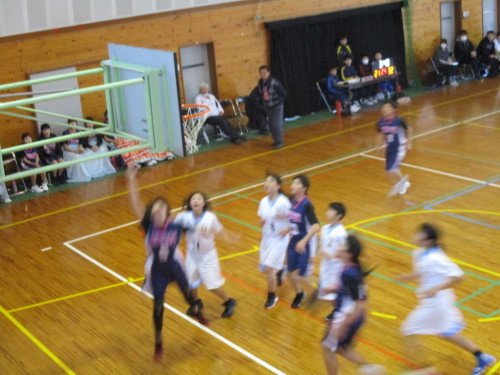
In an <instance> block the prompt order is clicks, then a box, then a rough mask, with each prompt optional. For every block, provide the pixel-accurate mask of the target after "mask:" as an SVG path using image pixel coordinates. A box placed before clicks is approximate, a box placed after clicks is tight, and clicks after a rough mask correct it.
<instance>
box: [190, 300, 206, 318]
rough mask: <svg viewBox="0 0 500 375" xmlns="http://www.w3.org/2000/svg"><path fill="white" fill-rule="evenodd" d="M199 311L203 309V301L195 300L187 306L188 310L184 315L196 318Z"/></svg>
mask: <svg viewBox="0 0 500 375" xmlns="http://www.w3.org/2000/svg"><path fill="white" fill-rule="evenodd" d="M201 309H203V301H202V300H201V299H197V300H196V301H194V303H193V304H192V305H191V306H189V309H188V310H187V311H186V315H189V316H198V313H199V312H200V311H201Z"/></svg>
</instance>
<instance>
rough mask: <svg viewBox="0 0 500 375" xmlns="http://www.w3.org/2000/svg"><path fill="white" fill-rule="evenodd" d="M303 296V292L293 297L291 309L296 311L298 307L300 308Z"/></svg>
mask: <svg viewBox="0 0 500 375" xmlns="http://www.w3.org/2000/svg"><path fill="white" fill-rule="evenodd" d="M305 295H306V294H305V293H304V292H300V293H297V294H296V295H295V298H294V299H293V302H292V309H298V308H299V307H300V306H302V300H303V299H304V297H305Z"/></svg>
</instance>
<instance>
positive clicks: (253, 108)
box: [245, 86, 268, 135]
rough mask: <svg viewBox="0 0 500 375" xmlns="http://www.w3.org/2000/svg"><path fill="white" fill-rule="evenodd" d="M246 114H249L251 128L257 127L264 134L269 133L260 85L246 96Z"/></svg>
mask: <svg viewBox="0 0 500 375" xmlns="http://www.w3.org/2000/svg"><path fill="white" fill-rule="evenodd" d="M245 114H246V115H247V116H248V127H249V128H250V129H256V130H258V131H259V134H262V135H265V134H267V133H268V130H267V113H266V108H265V107H264V103H263V102H262V97H261V95H260V93H259V86H255V88H254V89H253V90H252V92H251V93H250V95H248V96H247V97H245Z"/></svg>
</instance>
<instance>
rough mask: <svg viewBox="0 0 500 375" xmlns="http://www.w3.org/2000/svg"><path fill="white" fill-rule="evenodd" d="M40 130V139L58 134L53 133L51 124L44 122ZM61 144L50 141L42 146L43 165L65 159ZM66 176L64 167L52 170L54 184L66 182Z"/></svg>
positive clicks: (60, 161)
mask: <svg viewBox="0 0 500 375" xmlns="http://www.w3.org/2000/svg"><path fill="white" fill-rule="evenodd" d="M40 130H41V131H42V132H41V133H40V137H39V138H38V139H39V140H40V141H42V140H45V139H50V138H55V137H56V135H55V134H54V133H52V131H51V129H50V125H49V124H42V126H41V128H40ZM61 155H62V150H61V146H60V144H59V143H49V144H46V145H43V146H41V147H40V159H41V160H42V164H43V165H50V164H57V163H62V162H63V161H64V159H63V157H62V156H61ZM65 183H66V178H65V177H64V168H60V169H57V170H55V171H52V185H54V186H57V185H59V184H65Z"/></svg>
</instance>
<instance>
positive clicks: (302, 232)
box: [287, 175, 320, 309]
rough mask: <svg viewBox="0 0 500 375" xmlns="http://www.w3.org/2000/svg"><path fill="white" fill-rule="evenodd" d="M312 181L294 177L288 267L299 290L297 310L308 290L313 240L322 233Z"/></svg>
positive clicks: (302, 177) (295, 306)
mask: <svg viewBox="0 0 500 375" xmlns="http://www.w3.org/2000/svg"><path fill="white" fill-rule="evenodd" d="M309 186H310V182H309V179H308V178H307V176H305V175H298V176H295V177H294V178H293V181H292V185H291V188H290V191H291V194H292V197H293V198H292V200H291V203H292V209H291V210H290V212H289V214H288V217H289V218H290V234H291V236H292V237H291V238H290V242H289V243H288V248H287V267H288V273H289V276H290V280H291V282H292V285H293V288H294V289H295V292H296V293H297V294H296V296H295V299H294V300H293V303H292V308H294V309H296V308H299V307H300V306H301V305H302V300H303V299H304V296H305V293H304V290H303V289H302V284H305V283H306V277H307V271H308V265H309V257H310V256H311V250H312V249H311V244H310V242H312V241H311V240H313V239H315V238H314V236H315V235H316V233H318V231H319V229H320V225H319V223H318V219H317V218H316V214H315V213H314V207H313V205H312V203H311V201H310V200H309V197H308V196H307V190H308V189H309Z"/></svg>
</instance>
